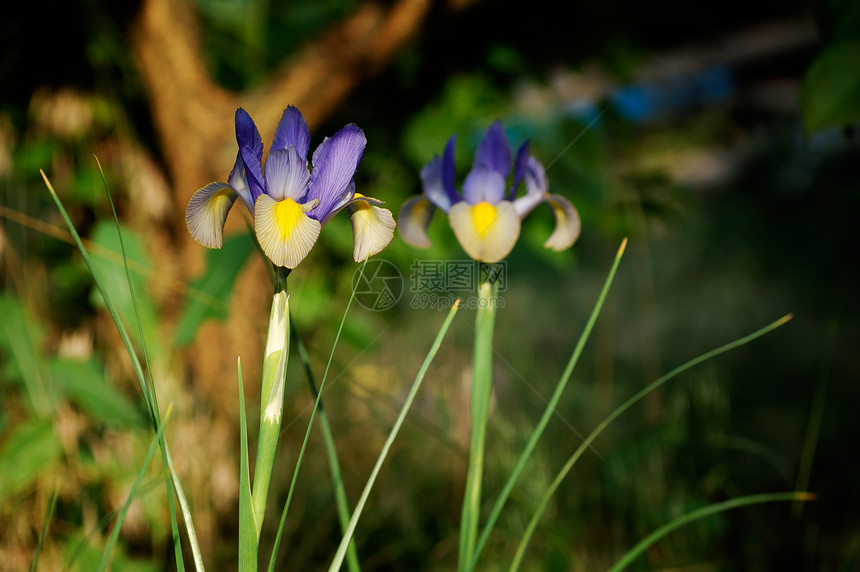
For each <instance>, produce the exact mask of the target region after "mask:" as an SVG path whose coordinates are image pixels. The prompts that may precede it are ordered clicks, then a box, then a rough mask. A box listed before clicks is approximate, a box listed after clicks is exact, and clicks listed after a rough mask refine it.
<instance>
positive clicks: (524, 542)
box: [510, 314, 792, 572]
mask: <svg viewBox="0 0 860 572" xmlns="http://www.w3.org/2000/svg"><path fill="white" fill-rule="evenodd" d="M791 318H792V316H791V314H788V315H786V316H783V317H782V318H780V319H779V320H777V321H775V322H773V323H772V324H768V325H767V326H765V327H763V328H761V329H759V330H756V331H755V332H753V333H751V334H748V335H746V336H744V337H742V338H739V339H737V340H735V341H733V342H729V343H727V344H725V345H722V346H720V347H718V348H716V349H713V350H711V351H709V352H705V353H703V354H702V355H700V356H698V357H695V358H693V359H691V360H690V361H688V362H686V363H684V364H682V365H680V366H678V367H676V368H675V369H673V370H672V371H670V372H669V373H667V374H666V375H664V376H662V377H660V378H659V379H657V380H656V381H654V382H652V383H651V384H650V385H648V386H647V387H645V388H644V389H642V390H641V391H639V392H638V393H637V394H636V395H634V396H633V397H631V398H630V399H628V400H627V401H625V402H624V403H622V404H621V405H620V406H619V407H618V408H616V409H615V410H614V411H613V412H612V413H610V414H609V415H608V416H607V417H606V418H605V419H604V420H603V421H601V422H600V424H599V425H598V426H597V427H595V429H594V431H592V432H591V433H590V434H589V435H588V437H586V438H585V441H583V442H582V444H581V445H580V446H579V448H578V449H577V450H576V451H575V452H574V453H573V455H571V457H570V458H569V459H568V460H567V463H565V465H564V467H562V469H561V471H559V473H558V475H556V478H555V480H554V481H553V482H552V484H550V486H549V487H548V488H547V490H546V491H545V492H544V495H543V497H542V498H541V500H540V502H539V503H538V506H537V509H536V510H535V514H534V515H533V516H532V518H531V520H530V521H529V524H528V526H527V527H526V531H525V532H524V533H523V537H522V539H521V540H520V544H519V546H518V547H517V552H516V554H515V555H514V558H513V561H512V563H511V567H510V570H511V572H514V571H516V570H518V569H519V567H520V564H522V559H523V555H524V554H525V549H526V547H527V546H528V543H529V541H530V540H531V537H532V534H534V531H535V528H536V527H537V524H538V522H539V521H540V518H541V516H542V515H543V511H544V510H546V507H547V505H549V500H550V498H551V497H552V495H553V494H555V491H556V490H557V489H558V487H559V485H561V482H562V481H563V480H564V478H565V477H566V476H567V474H568V473H569V472H570V470H571V469H572V468H573V466H574V465H575V464H576V462H577V461H578V460H579V458H580V457H581V456H582V454H583V453H584V452H585V450H586V449H587V448H588V447H589V445H591V443H592V442H593V441H594V440H595V439H596V438H597V436H598V435H600V434H601V433H602V432H603V430H604V429H606V428H607V427H608V426H609V424H610V423H612V422H613V421H614V420H615V419H616V418H617V417H618V416H619V415H621V414H622V413H624V412H625V411H627V410H628V409H629V408H630V407H631V406H632V405H633V404H635V403H636V402H638V401H639V400H641V399H642V398H643V397H645V396H646V395H648V394H649V393H651V392H652V391H654V390H655V389H657V388H658V387H660V386H661V385H663V384H665V383H666V382H667V381H669V380H671V379H673V378H675V377H677V376H679V375H680V374H682V373H684V372H685V371H687V370H688V369H691V368H693V367H695V366H697V365H699V364H700V363H702V362H705V361H708V360H709V359H711V358H714V357H716V356H718V355H720V354H723V353H725V352H727V351H729V350H733V349H735V348H738V347H740V346H742V345H744V344H748V343H749V342H751V341H753V340H755V339H756V338H760V337H761V336H763V335H765V334H767V333H768V332H771V331H773V330H775V329H776V328H778V327H780V326H782V325H783V324H785V323H786V322H788V321H789V320H790V319H791Z"/></svg>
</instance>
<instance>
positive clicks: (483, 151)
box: [474, 120, 511, 179]
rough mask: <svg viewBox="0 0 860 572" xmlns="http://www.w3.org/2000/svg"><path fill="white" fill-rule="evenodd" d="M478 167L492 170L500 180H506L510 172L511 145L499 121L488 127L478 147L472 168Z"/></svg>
mask: <svg viewBox="0 0 860 572" xmlns="http://www.w3.org/2000/svg"><path fill="white" fill-rule="evenodd" d="M480 166H483V167H487V168H488V169H492V170H493V171H495V172H497V173H498V174H499V175H501V176H502V179H507V178H508V173H510V172H511V144H510V143H509V142H508V136H507V135H505V128H504V127H502V122H501V121H498V120H496V121H494V122H493V124H492V125H490V128H489V129H487V132H486V133H485V134H484V138H483V139H482V140H481V144H480V145H478V150H477V151H476V152H475V164H474V167H480Z"/></svg>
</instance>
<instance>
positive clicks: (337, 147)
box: [306, 123, 367, 221]
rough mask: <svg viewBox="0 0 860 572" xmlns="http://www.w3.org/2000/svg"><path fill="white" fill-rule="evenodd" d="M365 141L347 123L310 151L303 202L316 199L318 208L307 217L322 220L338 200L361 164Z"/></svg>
mask: <svg viewBox="0 0 860 572" xmlns="http://www.w3.org/2000/svg"><path fill="white" fill-rule="evenodd" d="M366 145H367V138H366V137H365V136H364V131H362V130H361V129H360V128H359V127H358V126H357V125H355V124H353V123H350V124H349V125H347V126H346V127H344V128H343V129H341V130H340V131H338V132H337V133H335V134H334V135H333V136H332V137H327V138H326V139H325V141H323V142H322V143H321V144H320V146H319V147H317V148H316V151H314V157H313V166H314V168H313V171H311V182H310V189H309V190H308V194H307V199H306V201H308V202H310V201H313V200H314V199H319V201H320V202H319V205H318V206H317V208H316V209H314V210H313V211H311V212H310V213H309V216H310V217H312V218H315V219H317V220H320V221H321V220H323V219H325V218H326V215H327V214H328V213H329V212H330V211H331V210H332V209H333V207H334V206H335V205H336V204H337V203H338V201H339V199H341V198H342V195H343V192H344V191H345V190H346V189H347V187H348V186H349V184H350V181H352V177H353V175H354V174H355V171H356V169H357V168H358V163H359V161H361V156H362V154H363V153H364V147H365V146H366Z"/></svg>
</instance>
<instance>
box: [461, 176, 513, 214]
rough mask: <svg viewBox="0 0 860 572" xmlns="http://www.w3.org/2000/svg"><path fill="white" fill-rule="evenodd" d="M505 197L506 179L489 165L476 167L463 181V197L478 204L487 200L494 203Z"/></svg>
mask: <svg viewBox="0 0 860 572" xmlns="http://www.w3.org/2000/svg"><path fill="white" fill-rule="evenodd" d="M504 197H505V180H504V179H503V178H502V176H501V175H500V174H499V173H497V172H496V171H493V170H490V169H488V168H487V167H475V168H474V169H472V172H471V173H469V174H468V175H467V176H466V180H465V181H463V198H465V199H466V202H468V203H471V204H473V205H476V204H478V203H482V202H487V203H490V204H491V205H494V204H496V203H498V202H499V201H501V200H502V199H503V198H504Z"/></svg>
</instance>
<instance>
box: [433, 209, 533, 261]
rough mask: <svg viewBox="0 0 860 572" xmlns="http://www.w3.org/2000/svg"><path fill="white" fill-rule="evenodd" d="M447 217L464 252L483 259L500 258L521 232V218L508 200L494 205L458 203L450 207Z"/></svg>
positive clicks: (506, 252) (511, 247)
mask: <svg viewBox="0 0 860 572" xmlns="http://www.w3.org/2000/svg"><path fill="white" fill-rule="evenodd" d="M448 217H449V220H450V222H451V228H452V229H454V234H455V235H456V236H457V240H458V241H459V243H460V246H462V247H463V250H465V251H466V254H468V255H469V256H471V257H472V258H474V259H475V260H479V261H482V262H490V263H492V262H498V261H500V260H502V259H503V258H504V257H505V256H507V255H508V253H510V251H511V249H513V247H514V244H515V243H516V242H517V238H518V237H519V235H520V217H518V216H517V213H516V211H515V210H514V205H513V204H511V203H510V202H509V201H501V202H500V203H498V204H495V205H493V204H490V203H487V202H482V203H478V204H476V205H470V204H469V203H467V202H459V203H457V204H456V205H454V206H452V207H451V211H450V212H449V213H448Z"/></svg>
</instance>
